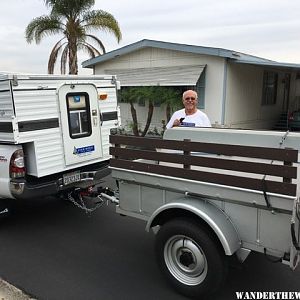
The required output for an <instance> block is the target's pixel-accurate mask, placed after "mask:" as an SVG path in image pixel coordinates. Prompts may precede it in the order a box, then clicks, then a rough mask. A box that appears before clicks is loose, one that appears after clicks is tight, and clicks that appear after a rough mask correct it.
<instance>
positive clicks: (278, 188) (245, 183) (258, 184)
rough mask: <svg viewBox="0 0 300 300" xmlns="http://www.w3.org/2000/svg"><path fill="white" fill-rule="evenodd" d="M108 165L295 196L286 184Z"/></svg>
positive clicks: (114, 162) (112, 162)
mask: <svg viewBox="0 0 300 300" xmlns="http://www.w3.org/2000/svg"><path fill="white" fill-rule="evenodd" d="M110 165H111V166H112V167H116V168H122V169H129V170H135V171H140V172H145V173H154V174H159V175H165V176H171V177H177V178H185V179H191V180H198V181H204V182H210V183H215V184H221V185H227V186H234V187H240V188H246V189H251V190H259V191H261V190H264V189H266V191H267V192H271V193H277V194H283V195H288V196H295V195H296V185H295V184H292V183H286V182H278V181H269V180H265V181H262V180H261V179H255V178H245V177H240V176H234V175H225V174H216V173H209V172H202V171H196V170H189V169H184V168H174V167H168V166H161V165H154V164H145V163H141V162H136V161H127V160H123V159H115V158H112V159H111V160H110Z"/></svg>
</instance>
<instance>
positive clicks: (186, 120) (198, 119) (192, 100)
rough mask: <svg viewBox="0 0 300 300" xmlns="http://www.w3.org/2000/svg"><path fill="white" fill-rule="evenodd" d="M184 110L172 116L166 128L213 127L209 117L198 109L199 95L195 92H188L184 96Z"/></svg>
mask: <svg viewBox="0 0 300 300" xmlns="http://www.w3.org/2000/svg"><path fill="white" fill-rule="evenodd" d="M182 102H183V105H184V108H183V109H180V110H177V111H175V112H174V114H173V115H172V117H171V119H170V121H169V122H168V124H167V125H166V128H167V129H168V128H172V127H175V126H196V127H211V123H210V120H209V118H208V117H207V115H206V114H205V113H204V112H202V111H200V110H199V109H198V108H197V103H198V95H197V93H196V92H195V91H193V90H187V91H185V92H184V93H183V95H182Z"/></svg>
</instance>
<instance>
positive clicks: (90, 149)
mask: <svg viewBox="0 0 300 300" xmlns="http://www.w3.org/2000/svg"><path fill="white" fill-rule="evenodd" d="M93 151H95V145H91V146H85V147H81V148H76V147H74V151H73V154H75V155H80V154H84V153H90V152H93Z"/></svg>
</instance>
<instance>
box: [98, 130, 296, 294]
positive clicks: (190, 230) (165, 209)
mask: <svg viewBox="0 0 300 300" xmlns="http://www.w3.org/2000/svg"><path fill="white" fill-rule="evenodd" d="M110 142H111V143H112V144H113V145H114V146H113V147H111V150H110V153H111V154H112V156H113V157H112V159H111V161H110V166H111V169H112V176H113V177H114V178H116V179H117V181H118V183H119V191H118V194H116V195H114V196H109V195H105V194H102V196H103V198H106V199H108V200H111V201H112V202H115V203H117V210H116V211H117V213H120V214H121V215H127V216H131V217H135V218H139V219H142V220H144V221H146V222H147V225H146V230H147V231H149V230H150V229H151V228H152V229H153V230H154V232H155V233H156V242H155V243H156V244H155V251H156V256H157V260H158V263H159V266H160V268H161V270H162V272H163V274H164V275H165V277H166V278H167V280H168V281H169V282H170V283H171V285H173V286H174V287H175V288H176V289H177V290H178V291H179V292H180V293H182V294H184V295H186V296H189V297H196V298H197V299H207V295H209V294H212V293H213V292H215V291H217V290H218V289H219V288H220V287H221V285H222V284H223V283H224V280H225V277H226V273H227V272H226V270H227V266H228V258H229V257H231V256H236V257H237V258H238V259H239V260H240V261H241V262H243V261H244V260H245V259H246V258H247V256H248V254H249V253H250V252H251V251H256V252H260V253H263V254H264V255H265V256H266V257H267V258H269V259H271V260H273V261H277V262H282V263H284V264H286V265H288V266H290V268H291V269H293V270H294V269H295V268H296V267H297V265H298V263H299V253H300V245H299V235H300V231H299V218H300V205H299V196H300V188H299V186H300V184H299V178H300V177H299V175H300V174H299V170H300V168H299V150H300V134H299V133H295V132H274V131H252V130H233V129H215V128H192V127H189V128H188V127H186V128H184V127H177V128H172V129H168V130H167V131H166V132H165V134H164V137H163V139H157V138H140V137H133V136H117V135H112V136H111V137H110ZM147 147H148V150H147ZM210 299H213V298H210Z"/></svg>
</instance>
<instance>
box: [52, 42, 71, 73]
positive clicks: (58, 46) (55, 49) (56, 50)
mask: <svg viewBox="0 0 300 300" xmlns="http://www.w3.org/2000/svg"><path fill="white" fill-rule="evenodd" d="M64 39H65V38H62V39H61V40H59V41H58V42H57V43H56V44H55V46H54V47H53V48H52V51H51V53H50V56H49V60H48V74H53V72H54V66H55V63H56V60H57V56H58V54H59V52H60V51H61V49H62V47H63V45H65V44H66V43H67V42H65V43H61V42H62V40H64Z"/></svg>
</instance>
